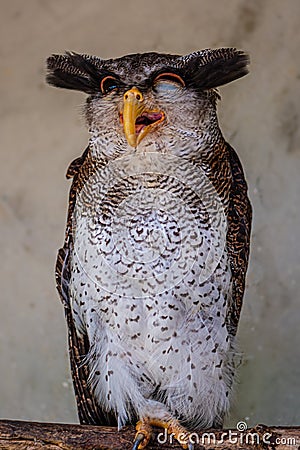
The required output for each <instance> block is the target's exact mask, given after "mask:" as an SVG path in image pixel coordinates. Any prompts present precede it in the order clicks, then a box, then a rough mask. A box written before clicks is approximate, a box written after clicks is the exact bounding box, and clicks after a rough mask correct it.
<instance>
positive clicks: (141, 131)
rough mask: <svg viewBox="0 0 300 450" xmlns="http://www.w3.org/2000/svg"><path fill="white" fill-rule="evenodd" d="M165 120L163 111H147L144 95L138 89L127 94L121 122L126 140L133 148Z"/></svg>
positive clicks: (130, 90) (124, 98)
mask: <svg viewBox="0 0 300 450" xmlns="http://www.w3.org/2000/svg"><path fill="white" fill-rule="evenodd" d="M164 118H165V115H164V113H163V112H162V111H148V110H147V109H146V107H145V103H144V97H143V94H142V93H141V92H140V91H139V89H137V88H136V87H133V88H131V89H129V90H128V91H127V92H125V94H124V97H123V112H122V113H121V114H120V122H121V124H122V125H123V128H124V133H125V137H126V140H127V142H128V144H129V145H131V147H136V146H137V145H138V144H139V143H140V142H141V140H142V139H143V138H144V137H145V136H146V135H147V134H148V133H149V132H150V131H152V129H153V128H154V127H156V126H157V124H159V123H161V122H162V121H163V120H164Z"/></svg>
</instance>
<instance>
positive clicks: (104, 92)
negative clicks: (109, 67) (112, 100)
mask: <svg viewBox="0 0 300 450" xmlns="http://www.w3.org/2000/svg"><path fill="white" fill-rule="evenodd" d="M107 80H113V81H116V84H117V83H118V80H117V78H115V77H113V76H112V75H107V76H106V77H104V78H102V80H101V82H100V89H101V92H102V94H107V91H106V90H105V89H104V83H105V82H106V81H107ZM112 90H113V89H112Z"/></svg>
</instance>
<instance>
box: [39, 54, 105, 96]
mask: <svg viewBox="0 0 300 450" xmlns="http://www.w3.org/2000/svg"><path fill="white" fill-rule="evenodd" d="M100 61H101V60H99V59H98V58H95V57H92V56H88V55H80V54H78V53H73V52H66V54H65V55H52V56H50V57H49V58H48V59H47V69H48V74H47V77H46V81H47V83H49V84H50V85H52V86H55V87H59V88H65V89H73V90H76V91H82V92H86V93H87V94H93V93H95V92H98V91H99V80H100V67H101V66H100V64H99V62H100ZM99 66H100V67H99Z"/></svg>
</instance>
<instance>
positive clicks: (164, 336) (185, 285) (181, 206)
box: [47, 48, 251, 449]
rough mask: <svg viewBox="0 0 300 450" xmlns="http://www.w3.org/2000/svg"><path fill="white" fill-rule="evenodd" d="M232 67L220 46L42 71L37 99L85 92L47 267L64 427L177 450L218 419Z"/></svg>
mask: <svg viewBox="0 0 300 450" xmlns="http://www.w3.org/2000/svg"><path fill="white" fill-rule="evenodd" d="M247 64H248V57H247V55H245V54H244V53H243V52H241V51H237V50H236V49H233V48H223V49H217V50H210V49H208V50H203V51H199V52H194V53H191V54H189V55H186V56H178V55H168V54H166V55H165V54H158V53H145V54H133V55H128V56H124V57H121V58H117V59H108V60H103V59H100V58H98V57H94V56H88V55H85V54H83V55H81V54H76V53H67V54H65V55H52V56H51V57H50V58H49V59H48V76H47V81H48V82H49V83H50V84H51V85H54V86H56V87H60V88H66V89H74V90H78V91H83V92H85V93H86V94H88V98H87V102H86V106H85V115H86V121H87V125H88V129H89V132H90V140H89V144H88V147H87V149H86V150H85V152H84V153H83V155H82V156H81V157H79V158H77V159H75V161H73V163H72V164H71V165H70V167H69V169H68V173H67V177H68V178H73V182H72V187H71V191H70V199H69V210H68V221H67V229H66V236H65V243H64V246H63V248H62V249H60V251H59V254H58V259H57V269H56V277H57V286H58V290H59V293H60V296H61V300H62V302H63V305H64V308H65V314H66V319H67V324H68V329H69V351H70V360H71V369H72V375H73V382H74V388H75V394H76V399H77V405H78V412H79V418H80V421H81V423H88V424H102V425H105V424H110V425H113V424H118V426H119V428H120V427H122V426H123V425H124V424H126V423H130V422H133V421H138V422H137V426H136V429H137V435H136V439H135V443H134V448H135V449H136V448H143V447H145V446H146V445H147V443H148V441H149V439H150V436H151V429H152V426H159V427H163V428H165V429H166V430H167V432H168V433H174V436H175V438H176V439H177V440H178V441H179V442H181V444H182V445H183V447H184V448H186V447H187V446H189V447H192V443H191V441H190V440H189V431H190V430H197V429H199V428H203V427H211V426H215V427H218V426H221V425H222V423H223V418H224V414H225V413H226V411H227V410H228V407H229V402H230V393H231V389H232V382H233V376H234V357H235V334H236V330H237V325H238V321H239V316H240V310H241V306H242V299H243V294H244V287H245V275H246V270H247V265H248V255H249V236H250V227H251V206H250V203H249V199H248V197H247V185H246V182H245V178H244V174H243V169H242V166H241V163H240V161H239V159H238V156H237V154H236V153H235V151H234V150H233V149H232V147H231V146H230V145H229V144H228V143H227V142H226V141H225V140H224V138H223V136H222V133H221V131H220V128H219V126H218V120H217V115H216V103H217V101H218V99H219V94H218V91H217V88H218V87H219V86H221V85H223V84H226V83H229V82H231V81H233V80H235V79H237V78H240V77H242V76H244V75H245V74H246V73H247Z"/></svg>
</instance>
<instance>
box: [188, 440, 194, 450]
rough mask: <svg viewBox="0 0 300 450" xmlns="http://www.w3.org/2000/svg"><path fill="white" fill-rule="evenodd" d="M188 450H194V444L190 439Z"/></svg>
mask: <svg viewBox="0 0 300 450" xmlns="http://www.w3.org/2000/svg"><path fill="white" fill-rule="evenodd" d="M188 450H194V444H193V443H192V442H191V440H190V439H189V443H188Z"/></svg>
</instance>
